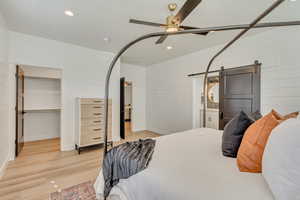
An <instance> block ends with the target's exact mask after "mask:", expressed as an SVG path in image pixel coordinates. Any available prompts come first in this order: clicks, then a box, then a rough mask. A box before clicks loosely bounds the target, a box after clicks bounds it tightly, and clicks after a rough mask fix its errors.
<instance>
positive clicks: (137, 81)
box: [121, 63, 146, 131]
mask: <svg viewBox="0 0 300 200" xmlns="http://www.w3.org/2000/svg"><path fill="white" fill-rule="evenodd" d="M121 77H125V79H126V81H130V82H132V107H133V110H132V119H131V121H132V131H141V130H146V68H145V67H141V66H137V65H131V64H125V63H122V64H121Z"/></svg>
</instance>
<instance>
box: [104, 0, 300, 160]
mask: <svg viewBox="0 0 300 200" xmlns="http://www.w3.org/2000/svg"><path fill="white" fill-rule="evenodd" d="M284 1H285V0H277V1H276V2H274V3H273V4H272V5H271V6H270V7H269V8H268V9H266V10H265V11H264V12H263V13H262V14H261V15H259V16H258V17H257V18H256V19H255V20H254V21H253V22H252V23H250V24H242V25H229V26H217V27H208V28H200V29H189V30H182V31H177V32H156V33H150V34H146V35H143V36H141V37H139V38H137V39H135V40H133V41H131V42H129V43H128V44H127V45H125V46H124V47H123V48H122V49H121V50H120V51H119V52H118V53H117V54H116V55H115V56H114V58H113V60H112V62H111V63H110V66H109V69H108V72H107V75H106V84H105V124H104V125H105V135H104V157H105V156H106V154H107V147H108V141H107V139H108V138H107V134H108V98H109V85H110V77H111V73H112V70H113V68H114V66H115V64H116V63H117V61H118V60H119V58H120V57H121V55H123V53H124V52H126V51H127V50H128V49H129V48H130V47H131V46H133V45H134V44H136V43H138V42H140V41H142V40H145V39H148V38H154V37H160V36H171V35H185V34H201V33H206V32H211V31H216V32H217V31H230V30H242V31H241V32H240V33H239V34H238V35H237V36H236V37H234V38H233V39H232V40H231V41H230V42H228V43H227V44H226V45H225V46H224V47H223V48H222V49H221V50H220V51H218V52H217V53H216V54H215V55H214V56H213V57H212V58H211V59H210V61H209V63H208V66H207V68H206V71H205V72H204V73H200V74H204V84H203V85H204V87H203V91H204V95H205V96H206V90H207V78H208V74H209V73H212V72H217V71H210V68H211V66H212V64H213V63H214V61H215V59H216V58H218V57H219V56H220V55H221V54H222V53H223V52H224V51H225V50H227V49H228V48H229V47H230V46H232V45H233V44H234V43H235V42H236V41H238V40H239V39H240V38H241V37H242V36H243V35H245V34H246V33H247V32H248V31H249V30H250V29H253V28H255V29H256V28H270V27H285V26H298V25H300V21H287V22H270V23H259V22H260V21H261V20H262V19H263V18H264V17H265V16H267V15H268V14H270V13H271V12H272V11H273V10H274V9H275V8H277V7H278V6H279V5H280V4H282V3H283V2H284ZM193 75H194V74H193ZM193 75H192V76H193ZM206 101H207V100H206V98H204V108H203V126H204V127H206V120H205V119H206V103H207V102H206Z"/></svg>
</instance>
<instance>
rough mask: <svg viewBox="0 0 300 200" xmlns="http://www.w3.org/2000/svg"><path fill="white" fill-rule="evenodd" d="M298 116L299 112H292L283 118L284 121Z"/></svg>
mask: <svg viewBox="0 0 300 200" xmlns="http://www.w3.org/2000/svg"><path fill="white" fill-rule="evenodd" d="M298 115H299V112H293V113H290V114H288V115H285V116H284V117H283V118H284V119H285V120H287V119H292V118H297V117H298Z"/></svg>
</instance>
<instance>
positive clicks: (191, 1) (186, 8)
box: [175, 0, 202, 23]
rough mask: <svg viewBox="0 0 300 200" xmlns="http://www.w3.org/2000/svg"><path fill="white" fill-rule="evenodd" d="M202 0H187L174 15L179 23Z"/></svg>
mask: <svg viewBox="0 0 300 200" xmlns="http://www.w3.org/2000/svg"><path fill="white" fill-rule="evenodd" d="M201 1H202V0H187V1H186V2H185V4H184V5H183V6H182V8H181V9H180V10H179V12H178V13H177V15H176V16H175V17H176V18H177V19H178V20H179V22H180V23H182V22H183V20H184V19H185V18H186V17H187V16H188V15H189V14H190V13H191V12H192V11H193V10H194V9H195V8H196V7H197V6H198V5H199V4H200V3H201Z"/></svg>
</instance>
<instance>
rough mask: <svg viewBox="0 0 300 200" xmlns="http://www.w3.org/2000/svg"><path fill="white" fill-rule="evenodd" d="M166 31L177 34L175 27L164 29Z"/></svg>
mask: <svg viewBox="0 0 300 200" xmlns="http://www.w3.org/2000/svg"><path fill="white" fill-rule="evenodd" d="M166 31H167V32H168V33H173V32H177V31H178V28H176V27H169V28H167V29H166Z"/></svg>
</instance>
